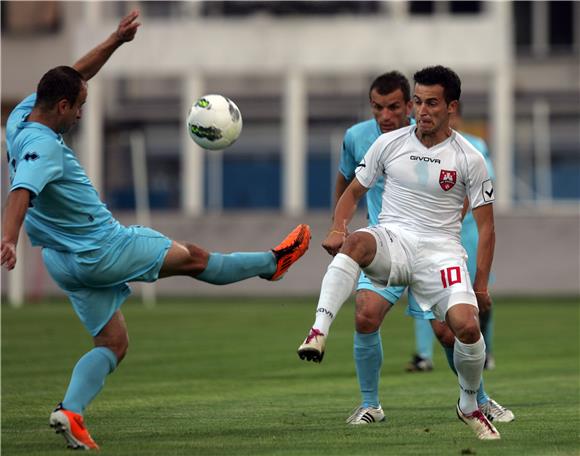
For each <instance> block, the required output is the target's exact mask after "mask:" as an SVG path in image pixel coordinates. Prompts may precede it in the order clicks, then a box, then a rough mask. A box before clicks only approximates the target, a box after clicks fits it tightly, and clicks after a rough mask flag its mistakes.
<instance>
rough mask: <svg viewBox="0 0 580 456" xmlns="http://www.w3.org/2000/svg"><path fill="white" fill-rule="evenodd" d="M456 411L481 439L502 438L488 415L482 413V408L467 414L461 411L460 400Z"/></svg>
mask: <svg viewBox="0 0 580 456" xmlns="http://www.w3.org/2000/svg"><path fill="white" fill-rule="evenodd" d="M455 411H456V412H457V417H458V418H459V419H460V420H461V421H463V422H464V423H465V424H467V425H468V426H469V427H470V428H471V429H472V430H473V432H475V435H476V436H477V438H478V439H479V440H499V439H500V435H499V432H498V431H497V429H496V428H495V426H494V425H493V424H491V422H490V421H489V420H488V419H487V417H486V416H485V415H484V414H483V413H481V410H479V409H477V410H476V411H475V412H473V413H470V414H469V415H466V414H464V413H463V412H462V411H461V409H460V408H459V402H457V406H456V407H455Z"/></svg>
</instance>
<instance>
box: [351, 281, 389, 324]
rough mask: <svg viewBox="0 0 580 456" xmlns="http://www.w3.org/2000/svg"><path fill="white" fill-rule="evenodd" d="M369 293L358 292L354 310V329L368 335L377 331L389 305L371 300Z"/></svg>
mask: <svg viewBox="0 0 580 456" xmlns="http://www.w3.org/2000/svg"><path fill="white" fill-rule="evenodd" d="M369 295H370V293H365V292H364V291H363V292H358V293H357V297H356V308H355V328H356V330H357V332H359V333H363V334H368V333H372V332H375V331H378V329H379V328H380V326H381V324H382V322H383V319H384V316H385V313H386V312H387V311H388V308H389V306H390V304H389V303H388V302H386V301H383V300H378V299H373V298H372V297H370V296H369Z"/></svg>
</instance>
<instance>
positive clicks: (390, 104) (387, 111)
mask: <svg viewBox="0 0 580 456" xmlns="http://www.w3.org/2000/svg"><path fill="white" fill-rule="evenodd" d="M370 102H371V110H372V112H373V116H374V118H375V120H376V121H377V123H378V124H379V127H380V129H381V132H382V133H388V132H389V131H393V130H397V129H398V128H402V127H405V126H407V125H408V124H409V115H410V114H411V107H412V104H411V102H408V103H405V97H404V96H403V91H402V90H401V89H397V90H395V91H394V92H391V93H388V94H387V95H381V94H379V93H378V92H377V91H376V89H373V90H371V100H370Z"/></svg>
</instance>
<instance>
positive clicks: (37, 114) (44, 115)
mask: <svg viewBox="0 0 580 456" xmlns="http://www.w3.org/2000/svg"><path fill="white" fill-rule="evenodd" d="M26 120H27V121H28V122H36V123H39V124H42V125H45V126H47V127H48V128H50V129H51V130H53V131H54V132H55V133H59V126H58V119H57V116H56V115H55V113H53V112H52V111H48V112H47V111H43V110H41V109H40V108H37V107H35V108H33V109H32V111H31V112H30V114H28V118H27V119H26Z"/></svg>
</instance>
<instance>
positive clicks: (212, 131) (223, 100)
mask: <svg viewBox="0 0 580 456" xmlns="http://www.w3.org/2000/svg"><path fill="white" fill-rule="evenodd" d="M187 129H188V130H189V135H190V136H191V138H192V139H193V140H194V141H195V142H196V143H197V145H198V146H200V147H203V148H204V149H210V150H221V149H225V148H226V147H228V146H231V145H232V144H233V143H234V142H235V141H236V139H238V137H239V136H240V133H241V131H242V114H241V113H240V110H239V109H238V107H237V106H236V104H235V103H234V102H233V101H232V100H230V99H229V98H227V97H224V96H223V95H205V96H203V97H201V98H200V99H199V100H197V101H196V102H195V103H193V105H192V106H191V109H190V110H189V114H188V115H187Z"/></svg>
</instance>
